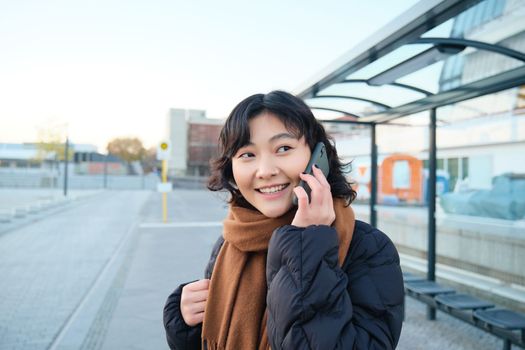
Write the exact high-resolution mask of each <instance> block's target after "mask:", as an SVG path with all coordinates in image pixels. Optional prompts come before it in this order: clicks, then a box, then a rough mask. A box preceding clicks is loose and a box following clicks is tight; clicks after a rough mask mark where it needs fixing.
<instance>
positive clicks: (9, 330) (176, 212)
mask: <svg viewBox="0 0 525 350" xmlns="http://www.w3.org/2000/svg"><path fill="white" fill-rule="evenodd" d="M226 211H227V208H226V206H225V204H224V202H223V201H222V200H221V198H219V197H218V196H216V195H215V194H211V193H209V192H206V191H195V190H176V191H175V192H173V193H171V194H169V198H168V223H166V224H165V223H162V222H161V221H162V220H161V218H162V209H161V195H160V194H158V193H154V192H150V191H106V192H101V193H98V194H96V195H93V196H90V197H89V198H87V199H85V200H82V201H77V202H72V203H69V204H67V206H65V207H64V208H63V209H62V210H61V211H59V212H49V213H48V214H47V215H42V216H40V217H38V218H37V219H34V220H33V221H31V222H28V223H25V224H24V225H21V226H20V227H18V228H16V227H13V226H10V229H9V230H7V231H5V232H4V233H0V349H35V350H36V349H167V348H168V347H167V345H166V342H165V336H164V329H163V326H162V309H163V306H164V302H165V300H166V297H167V296H168V295H169V294H170V293H171V291H172V290H173V289H174V288H176V287H177V286H178V285H179V284H180V283H182V282H186V281H190V280H195V279H199V278H202V277H203V272H204V267H205V264H206V262H207V259H208V256H209V253H210V250H211V247H212V245H213V243H214V242H215V240H216V238H217V237H218V235H219V234H220V232H221V226H220V224H221V221H222V219H223V218H224V216H225V214H226ZM2 225H3V224H1V223H0V232H2ZM4 225H5V224H4ZM10 225H12V223H10ZM501 346H502V342H501V341H500V340H498V339H497V338H495V337H493V336H491V335H489V334H487V333H484V332H482V331H480V330H477V329H475V328H474V327H472V326H469V325H467V324H465V323H463V322H461V321H458V320H455V319H452V318H450V317H448V316H446V315H443V314H441V313H439V314H438V319H437V321H427V320H426V307H425V306H424V305H423V304H420V303H418V302H416V301H414V300H412V299H410V298H407V310H406V321H405V323H404V326H403V332H402V335H401V340H400V343H399V346H398V348H399V349H440V350H442V349H465V350H466V349H477V350H484V349H487V350H488V349H498V348H500V347H501Z"/></svg>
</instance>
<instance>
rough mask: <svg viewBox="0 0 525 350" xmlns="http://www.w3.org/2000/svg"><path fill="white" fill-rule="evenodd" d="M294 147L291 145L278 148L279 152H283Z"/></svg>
mask: <svg viewBox="0 0 525 350" xmlns="http://www.w3.org/2000/svg"><path fill="white" fill-rule="evenodd" d="M290 149H292V147H290V146H281V147H279V148H278V149H277V153H282V152H286V151H288V150H290Z"/></svg>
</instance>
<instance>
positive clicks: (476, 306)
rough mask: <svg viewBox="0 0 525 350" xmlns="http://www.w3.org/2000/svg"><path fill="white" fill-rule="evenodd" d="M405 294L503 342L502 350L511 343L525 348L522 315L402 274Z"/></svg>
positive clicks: (523, 317) (524, 325) (422, 279)
mask: <svg viewBox="0 0 525 350" xmlns="http://www.w3.org/2000/svg"><path fill="white" fill-rule="evenodd" d="M403 280H404V284H405V295H408V296H410V297H413V298H415V299H417V300H419V301H421V302H423V303H425V304H427V305H428V306H430V307H432V308H435V309H436V310H439V311H441V312H444V313H447V314H449V315H451V316H453V317H455V318H458V319H460V320H462V321H464V322H467V323H469V324H471V325H472V326H474V327H477V328H479V329H482V330H484V331H485V332H488V333H490V334H492V335H494V336H496V337H499V338H501V339H503V350H510V349H511V347H512V344H514V345H516V346H519V347H521V348H525V314H523V313H520V312H516V311H512V310H508V309H504V308H499V307H496V306H495V305H494V304H493V303H491V302H488V301H485V300H482V299H478V298H475V297H473V296H470V295H468V294H463V293H456V291H455V290H454V289H453V288H449V287H446V286H442V285H440V284H438V283H436V282H434V281H429V280H426V279H424V278H422V277H419V276H417V275H414V274H411V273H407V272H404V273H403Z"/></svg>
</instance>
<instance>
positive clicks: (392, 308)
mask: <svg viewBox="0 0 525 350" xmlns="http://www.w3.org/2000/svg"><path fill="white" fill-rule="evenodd" d="M221 244H222V239H219V241H217V243H216V245H215V247H214V249H213V251H212V258H211V259H210V264H208V267H207V270H208V271H207V273H206V275H207V276H206V277H209V273H210V271H211V269H212V267H213V263H214V261H215V258H216V257H217V254H218V252H219V250H220V247H221ZM337 253H338V238H337V232H336V231H335V229H333V228H331V227H329V226H324V225H321V226H309V227H307V228H305V229H303V228H298V227H295V226H291V225H287V226H283V227H281V228H279V229H277V230H276V231H275V232H274V234H273V236H272V239H271V241H270V246H269V248H268V261H267V268H266V278H267V282H268V295H267V305H268V324H267V327H268V338H269V342H270V346H271V348H272V349H274V350H277V349H323V350H324V349H393V348H395V346H396V345H397V342H398V340H399V335H400V333H401V323H402V315H403V300H404V298H403V296H404V295H403V278H402V274H401V269H400V267H399V256H398V254H397V251H396V249H395V247H394V245H393V244H392V242H391V241H390V239H389V238H388V237H387V236H386V235H385V234H384V233H382V232H381V231H379V230H377V229H375V228H373V227H371V226H370V225H368V224H366V223H364V222H361V221H356V226H355V229H354V235H353V238H352V242H351V244H350V249H349V251H348V254H347V257H346V260H345V263H344V265H343V267H342V268H340V267H339V266H338V264H337ZM183 286H184V285H181V286H179V288H177V289H176V290H175V292H173V294H171V295H170V296H169V298H168V301H167V303H166V306H165V308H164V326H165V328H166V335H167V339H168V344H169V346H170V348H172V349H177V350H182V349H200V335H201V330H202V328H201V325H199V326H196V327H189V326H187V325H186V324H185V323H184V320H183V319H182V315H181V313H180V296H181V291H182V287H183Z"/></svg>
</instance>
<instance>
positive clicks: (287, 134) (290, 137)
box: [269, 132, 297, 142]
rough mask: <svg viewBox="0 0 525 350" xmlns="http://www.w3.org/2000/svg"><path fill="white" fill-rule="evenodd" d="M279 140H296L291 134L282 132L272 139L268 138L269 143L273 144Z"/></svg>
mask: <svg viewBox="0 0 525 350" xmlns="http://www.w3.org/2000/svg"><path fill="white" fill-rule="evenodd" d="M280 139H294V140H296V139H297V137H295V136H294V135H292V134H289V133H287V132H282V133H280V134H277V135H273V136H272V137H270V140H269V141H270V142H275V141H277V140H280Z"/></svg>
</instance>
